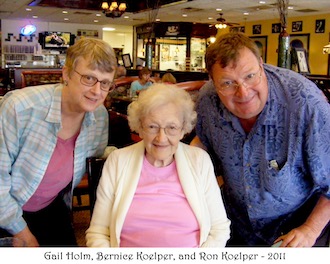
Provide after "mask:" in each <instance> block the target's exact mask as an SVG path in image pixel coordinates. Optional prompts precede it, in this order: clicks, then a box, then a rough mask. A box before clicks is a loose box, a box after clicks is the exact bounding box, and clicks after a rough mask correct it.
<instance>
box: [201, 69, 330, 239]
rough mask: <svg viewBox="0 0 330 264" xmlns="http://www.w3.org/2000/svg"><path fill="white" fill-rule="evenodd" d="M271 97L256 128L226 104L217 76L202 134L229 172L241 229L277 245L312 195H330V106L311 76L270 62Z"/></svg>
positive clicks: (206, 98)
mask: <svg viewBox="0 0 330 264" xmlns="http://www.w3.org/2000/svg"><path fill="white" fill-rule="evenodd" d="M264 68H265V73H266V76H267V79H268V86H269V95H268V100H267V103H266V106H265V108H264V109H263V111H262V112H261V114H260V115H259V117H258V120H257V122H256V124H255V125H254V127H253V129H252V130H251V132H250V133H248V134H246V133H245V132H244V130H243V128H242V127H241V125H240V122H239V120H238V118H237V117H235V116H234V115H233V114H231V113H230V112H229V111H228V110H227V109H226V108H225V106H224V105H223V104H222V103H221V101H220V99H219V97H218V95H217V94H216V92H215V88H214V86H213V83H212V81H210V82H208V83H207V84H206V85H205V86H204V87H203V88H202V90H201V95H200V98H199V101H198V105H197V112H198V122H197V125H196V133H197V135H198V136H199V138H200V139H201V141H202V143H203V144H204V145H205V146H206V147H207V148H208V150H209V152H210V154H211V156H213V160H214V161H215V163H216V165H217V166H218V167H219V168H220V170H219V171H220V173H221V174H222V175H223V177H224V182H225V185H224V198H225V203H226V208H227V211H228V215H229V217H230V218H231V220H232V224H233V226H234V228H236V229H237V231H238V232H239V233H240V234H241V235H242V236H243V237H245V238H247V240H248V241H252V242H251V243H252V244H253V243H254V242H253V241H254V239H256V241H257V240H259V239H260V241H263V243H266V244H267V243H269V244H271V243H272V242H273V241H274V239H275V238H277V237H278V236H279V235H280V233H281V232H282V231H283V230H282V229H281V223H282V221H284V220H285V219H286V218H288V216H289V215H290V213H291V212H294V211H296V210H297V209H298V208H299V207H300V206H301V205H302V204H303V203H304V202H305V201H306V200H307V199H309V197H311V195H312V194H314V193H315V192H317V191H319V192H321V193H322V194H323V195H325V196H327V197H328V198H330V159H329V157H330V106H329V104H328V102H327V101H326V100H325V98H324V96H323V94H322V92H321V91H320V90H319V89H318V88H317V87H316V86H315V85H314V83H312V82H311V81H309V80H308V79H306V78H304V77H303V76H301V75H300V74H297V73H295V72H293V71H289V70H287V69H282V68H277V67H274V66H270V65H264Z"/></svg>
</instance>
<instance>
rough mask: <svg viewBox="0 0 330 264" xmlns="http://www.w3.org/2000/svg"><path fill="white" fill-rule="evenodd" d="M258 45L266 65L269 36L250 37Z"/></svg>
mask: <svg viewBox="0 0 330 264" xmlns="http://www.w3.org/2000/svg"><path fill="white" fill-rule="evenodd" d="M250 38H251V39H253V40H254V42H255V43H256V44H257V46H258V48H259V51H260V54H261V57H262V59H263V62H264V63H267V39H268V37H267V36H258V37H250Z"/></svg>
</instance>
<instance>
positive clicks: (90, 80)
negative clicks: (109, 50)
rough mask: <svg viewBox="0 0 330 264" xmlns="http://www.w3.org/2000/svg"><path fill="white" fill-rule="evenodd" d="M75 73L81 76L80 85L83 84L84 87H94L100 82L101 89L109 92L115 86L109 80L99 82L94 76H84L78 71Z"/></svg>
mask: <svg viewBox="0 0 330 264" xmlns="http://www.w3.org/2000/svg"><path fill="white" fill-rule="evenodd" d="M74 71H75V72H76V73H78V74H79V75H80V83H81V84H83V85H86V86H89V87H92V86H94V85H95V84H97V83H98V82H99V83H100V89H101V90H102V91H104V92H109V91H110V89H111V88H112V86H113V82H110V81H108V80H103V81H99V80H98V79H97V78H95V77H94V76H90V75H84V74H80V73H79V72H77V71H76V70H74Z"/></svg>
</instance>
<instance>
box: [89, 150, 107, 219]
mask: <svg viewBox="0 0 330 264" xmlns="http://www.w3.org/2000/svg"><path fill="white" fill-rule="evenodd" d="M105 161H106V159H104V158H97V157H89V158H87V159H86V168H87V178H88V190H89V204H90V212H91V216H92V214H93V209H94V205H95V201H96V189H97V186H98V184H99V181H100V178H101V175H102V169H103V165H104V163H105Z"/></svg>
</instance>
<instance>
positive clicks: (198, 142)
mask: <svg viewBox="0 0 330 264" xmlns="http://www.w3.org/2000/svg"><path fill="white" fill-rule="evenodd" d="M190 145H191V146H195V147H199V148H201V149H204V150H205V151H207V149H206V147H205V146H204V145H203V143H202V141H201V140H200V139H199V137H198V136H195V137H194V138H193V140H192V141H191V142H190Z"/></svg>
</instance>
